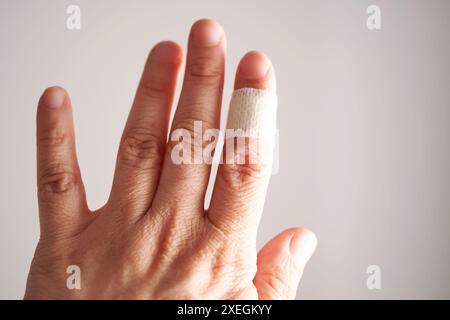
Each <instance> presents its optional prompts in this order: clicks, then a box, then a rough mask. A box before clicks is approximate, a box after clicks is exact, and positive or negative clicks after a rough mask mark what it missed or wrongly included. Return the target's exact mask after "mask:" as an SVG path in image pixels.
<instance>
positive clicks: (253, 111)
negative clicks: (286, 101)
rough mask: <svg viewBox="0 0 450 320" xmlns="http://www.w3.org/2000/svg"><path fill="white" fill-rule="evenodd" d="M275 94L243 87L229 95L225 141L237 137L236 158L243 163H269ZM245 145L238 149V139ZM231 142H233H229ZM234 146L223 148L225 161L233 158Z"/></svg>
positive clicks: (270, 159) (273, 141)
mask: <svg viewBox="0 0 450 320" xmlns="http://www.w3.org/2000/svg"><path fill="white" fill-rule="evenodd" d="M277 100H278V99H277V95H276V93H275V92H273V91H269V90H261V89H253V88H243V89H238V90H235V91H234V92H233V96H232V97H231V102H230V109H229V111H228V121H227V130H226V132H225V140H226V141H231V139H230V138H238V142H237V148H238V151H237V153H238V154H237V156H238V157H237V159H238V161H240V162H241V163H245V162H246V161H247V160H246V159H243V158H248V157H249V155H250V160H249V161H250V163H264V164H271V162H272V158H273V147H274V144H275V136H276V115H277ZM240 137H242V138H248V139H245V141H247V143H248V144H249V145H247V146H242V145H241V148H239V138H240ZM233 140H234V139H233ZM234 149H235V148H234V144H233V145H232V146H231V147H230V148H228V145H227V149H226V153H227V162H228V161H230V159H236V157H235V155H234V154H233V153H232V152H234Z"/></svg>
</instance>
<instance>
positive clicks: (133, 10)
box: [0, 0, 450, 299]
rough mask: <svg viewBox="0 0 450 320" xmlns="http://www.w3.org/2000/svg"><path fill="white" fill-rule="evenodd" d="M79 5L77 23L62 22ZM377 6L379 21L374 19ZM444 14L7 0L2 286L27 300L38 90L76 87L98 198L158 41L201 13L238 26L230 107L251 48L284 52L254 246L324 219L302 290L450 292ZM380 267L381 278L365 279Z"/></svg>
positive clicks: (383, 4) (78, 118)
mask: <svg viewBox="0 0 450 320" xmlns="http://www.w3.org/2000/svg"><path fill="white" fill-rule="evenodd" d="M71 4H76V5H78V6H80V8H81V30H77V31H70V30H68V29H67V28H66V19H67V17H68V15H67V14H66V8H67V7H68V6H69V5H71ZM371 4H376V5H379V6H380V8H381V23H382V24H381V27H382V29H381V30H379V31H370V30H368V29H367V27H366V20H367V17H368V15H367V14H366V8H367V7H368V6H369V5H371ZM449 14H450V2H449V1H445V0H442V1H419V0H417V1H413V0H410V1H400V0H397V1H387V0H371V1H365V0H354V1H349V0H345V1H333V0H327V1H317V0H308V1H300V0H292V1H274V0H271V1H262V0H258V1H257V0H254V1H243V0H241V1H211V0H208V1H206V0H205V1H181V0H180V1H174V0H147V1H118V0H115V1H111V0H108V1H106V0H103V1H98V0H97V1H92V0H90V1H87V0H71V1H65V0H60V1H56V0H55V1H50V0H47V1H44V0H39V1H37V0H36V1H35V0H34V1H24V0H20V1H18V0H14V1H13V0H10V1H5V0H0V150H1V157H0V177H1V180H0V197H1V198H0V214H1V216H0V298H7V299H16V298H22V296H23V292H24V287H25V281H26V276H27V272H28V268H29V264H30V261H31V258H32V255H33V251H34V248H35V245H36V241H37V239H38V211H37V200H36V188H35V184H36V178H35V151H36V150H35V149H36V148H35V111H36V104H37V101H38V98H39V96H40V94H41V92H42V91H43V90H44V89H45V88H46V87H47V86H50V85H55V84H58V85H61V86H63V87H65V88H66V89H67V90H68V91H69V93H70V94H71V97H72V100H73V106H74V118H75V126H76V132H77V147H78V154H79V160H80V166H81V169H82V173H83V178H84V181H85V184H86V190H87V194H88V201H89V205H90V207H91V208H92V209H95V208H97V207H99V206H101V205H102V204H103V203H104V202H105V201H106V199H107V196H108V192H109V190H110V186H111V180H112V174H113V169H114V163H115V155H116V150H117V146H118V141H119V137H120V135H121V132H122V128H123V126H124V123H125V119H126V116H127V113H128V111H129V107H130V105H131V102H132V98H133V95H134V91H135V88H136V85H137V82H138V80H139V77H140V73H141V70H142V67H143V64H144V61H145V59H146V56H147V54H148V52H149V50H150V48H151V47H152V46H153V45H154V44H155V43H157V42H158V41H160V40H164V39H171V40H174V41H177V42H178V43H180V44H181V45H182V46H183V48H186V40H187V36H188V32H189V28H190V26H191V24H192V23H193V22H194V21H195V20H197V19H199V18H212V19H216V20H217V21H218V22H219V23H221V24H222V25H223V27H224V29H225V31H226V34H227V40H228V57H227V66H226V85H225V93H224V111H226V110H227V107H228V101H229V98H230V94H231V90H232V83H233V76H234V72H235V69H236V65H237V63H238V61H239V59H240V57H241V56H242V55H243V54H245V52H247V51H249V50H253V49H257V50H261V51H263V52H265V53H266V54H267V55H268V56H269V57H270V58H271V60H272V62H273V64H274V66H275V70H276V74H277V83H278V95H279V102H280V103H279V114H278V127H279V130H280V163H279V171H278V173H277V174H276V175H274V176H273V179H272V181H271V185H270V189H269V192H268V196H267V201H266V206H265V211H264V215H263V219H262V221H261V225H260V232H259V238H258V246H262V245H263V244H264V243H265V242H266V241H268V240H269V239H270V238H272V237H273V236H274V235H275V234H277V233H278V232H279V231H281V230H283V229H285V228H288V227H290V226H296V225H299V226H306V227H308V228H310V229H312V230H313V231H315V233H316V234H317V237H318V239H319V245H318V249H317V252H316V254H315V255H314V256H313V258H312V260H311V261H310V263H309V265H308V266H307V269H306V270H305V273H304V277H303V280H302V283H301V286H300V290H299V293H298V298H300V299H312V298H324V299H329V298H343V299H347V298H369V299H380V298H387V299H392V298H399V299H404V298H414V299H416V298H425V299H428V298H447V299H448V298H450V272H449V270H450V246H449V242H450V235H449V233H448V229H449V227H450V217H449V216H450V62H449V57H450V35H449V32H450V19H449V18H448V17H449ZM224 116H225V113H224ZM223 119H224V117H223ZM369 265H377V266H379V267H380V269H381V285H382V287H381V289H380V290H368V288H367V286H366V279H367V277H368V274H367V273H366V269H367V267H368V266H369Z"/></svg>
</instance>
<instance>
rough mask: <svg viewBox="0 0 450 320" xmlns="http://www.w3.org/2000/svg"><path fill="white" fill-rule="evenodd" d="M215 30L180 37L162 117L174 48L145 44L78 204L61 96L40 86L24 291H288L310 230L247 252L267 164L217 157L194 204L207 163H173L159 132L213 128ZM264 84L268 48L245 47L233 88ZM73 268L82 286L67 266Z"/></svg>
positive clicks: (271, 83) (283, 295)
mask: <svg viewBox="0 0 450 320" xmlns="http://www.w3.org/2000/svg"><path fill="white" fill-rule="evenodd" d="M225 41H226V40H225V33H224V31H223V29H222V27H221V26H220V25H219V24H217V23H216V22H214V21H211V20H200V21H198V22H196V23H195V24H194V25H193V27H192V29H191V33H190V36H189V45H188V53H187V57H186V72H185V77H184V81H183V87H182V93H181V96H180V99H179V101H178V104H177V109H176V113H175V117H174V120H173V123H172V125H171V127H170V128H169V115H170V109H171V106H172V104H173V102H174V101H173V100H174V92H175V86H176V83H177V76H178V72H179V70H180V67H181V64H182V61H183V54H182V50H181V48H180V47H179V46H178V45H177V44H175V43H173V42H169V41H165V42H161V43H159V44H157V45H156V46H155V47H154V48H153V49H152V51H151V53H150V55H149V58H148V60H147V63H146V65H145V68H144V72H143V75H142V78H141V81H140V84H139V86H138V89H137V92H136V97H135V100H134V102H133V105H132V108H131V111H130V114H129V117H128V120H127V124H126V126H125V129H124V132H123V136H122V139H121V141H120V146H119V151H118V156H117V165H116V171H115V174H114V181H113V186H112V189H111V194H110V197H109V199H108V201H107V203H106V204H105V205H104V206H103V207H102V208H100V209H99V210H96V211H90V210H89V208H88V207H87V203H86V198H85V192H84V187H83V183H82V179H81V174H80V171H79V167H78V164H77V158H76V151H75V134H74V130H73V123H72V113H71V108H72V106H71V102H70V98H69V96H68V94H67V93H66V91H65V90H64V89H62V88H60V87H52V88H49V89H47V90H46V91H45V92H44V94H43V95H42V97H41V99H40V101H39V106H38V111H37V173H38V199H39V216H40V226H41V237H40V240H39V243H38V246H37V249H36V253H35V256H34V259H33V262H32V265H31V269H30V273H29V276H28V281H27V288H26V293H25V298H27V299H123V298H126V299H291V298H294V297H295V294H296V291H297V286H298V283H299V281H300V278H301V276H302V273H303V270H304V267H305V265H306V263H307V261H308V260H309V258H310V257H311V255H312V254H313V252H314V250H315V247H316V244H317V240H316V237H315V236H314V234H313V233H312V232H311V231H309V230H307V229H303V228H291V229H288V230H285V231H284V232H282V233H280V234H279V235H278V236H276V237H275V238H274V239H273V240H271V241H270V242H269V243H267V244H266V245H265V246H264V248H263V249H262V250H261V251H260V253H259V254H258V253H257V251H256V234H257V228H258V223H259V219H260V216H261V213H262V208H263V205H264V198H265V194H266V190H267V185H268V182H269V175H268V174H262V172H260V168H258V167H257V166H256V167H251V166H249V165H245V164H243V165H228V164H222V165H221V166H220V167H219V170H218V173H217V178H216V181H215V185H214V191H213V196H212V200H211V205H210V207H209V208H208V209H207V210H205V209H204V207H203V203H204V197H205V193H206V188H207V185H208V180H209V176H210V169H211V167H210V165H207V164H200V165H186V164H182V165H176V164H174V163H173V162H171V160H170V159H171V158H170V156H169V154H170V150H171V148H172V145H171V143H168V144H167V143H166V141H167V137H168V134H169V133H170V132H171V131H173V130H175V129H177V128H184V129H186V130H192V128H193V121H194V120H201V121H203V124H204V125H203V129H204V130H206V129H207V128H208V127H210V128H219V120H220V108H221V105H220V104H221V99H222V87H223V72H224V65H225ZM246 87H250V88H257V89H266V90H275V73H274V69H273V66H272V64H271V62H270V61H269V59H268V58H267V57H266V56H265V55H264V54H262V53H259V52H256V51H251V52H249V53H247V54H246V55H245V56H244V57H243V58H242V60H241V61H240V63H239V66H238V68H237V72H236V79H235V89H239V88H246ZM69 265H78V266H79V267H80V269H81V289H80V290H69V289H67V287H66V279H67V277H68V274H66V269H67V267H68V266H69Z"/></svg>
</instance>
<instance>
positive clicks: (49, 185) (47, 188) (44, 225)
mask: <svg viewBox="0 0 450 320" xmlns="http://www.w3.org/2000/svg"><path fill="white" fill-rule="evenodd" d="M36 120H37V121H36V122H37V132H36V136H37V175H38V180H37V182H38V200H39V213H40V225H41V238H44V237H61V236H71V235H73V234H76V233H77V232H78V231H79V230H80V228H82V227H83V226H84V225H85V223H86V222H87V221H88V220H89V218H90V215H89V210H88V208H87V204H86V198H85V193H84V187H83V182H82V180H81V175H80V169H79V167H78V163H77V156H76V151H75V135H74V128H73V122H72V110H71V103H70V98H69V96H68V95H67V93H66V92H65V91H64V89H62V88H60V87H52V88H48V89H47V90H45V92H44V94H43V95H42V97H41V99H40V101H39V106H38V110H37V119H36Z"/></svg>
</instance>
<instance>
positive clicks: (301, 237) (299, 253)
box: [290, 230, 317, 265]
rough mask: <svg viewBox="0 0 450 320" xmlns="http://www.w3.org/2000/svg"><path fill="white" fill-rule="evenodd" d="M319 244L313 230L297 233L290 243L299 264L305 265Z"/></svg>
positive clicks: (292, 252)
mask: <svg viewBox="0 0 450 320" xmlns="http://www.w3.org/2000/svg"><path fill="white" fill-rule="evenodd" d="M316 246H317V238H316V236H315V235H314V233H312V232H311V231H307V230H303V231H302V232H298V233H296V234H295V235H294V236H293V237H292V239H291V243H290V251H291V255H292V257H293V258H294V259H295V261H296V263H297V264H299V265H305V264H306V263H307V262H308V260H309V259H310V258H311V256H312V255H313V253H314V251H315V250H316Z"/></svg>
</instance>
